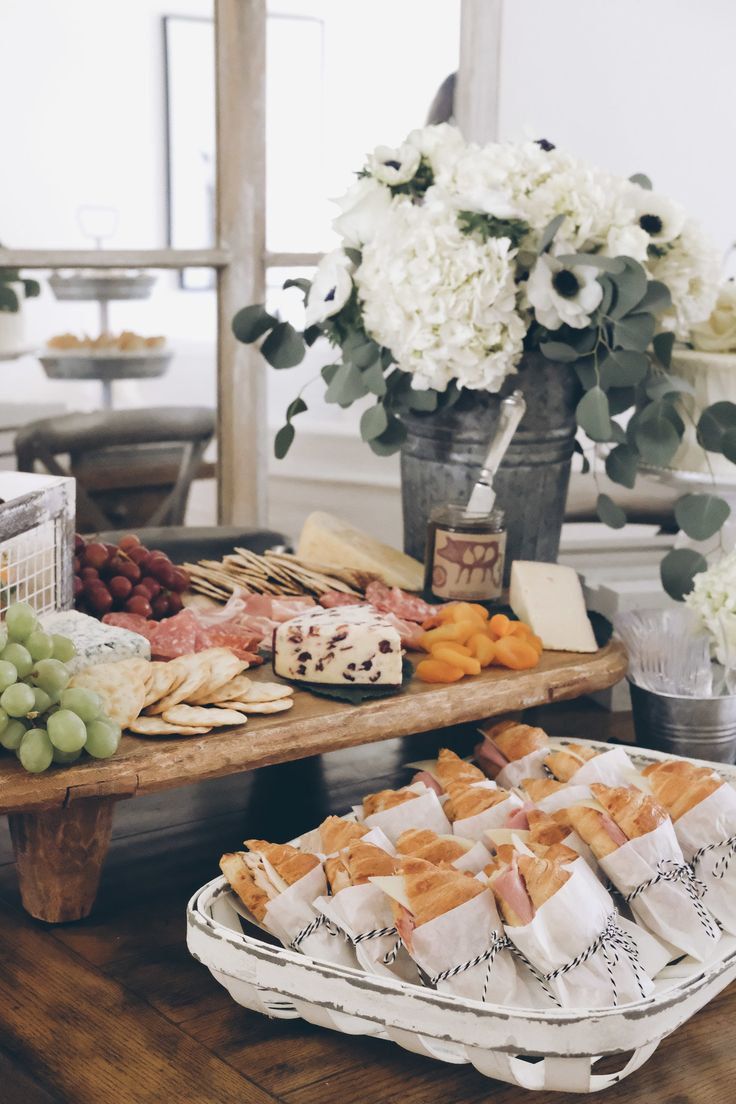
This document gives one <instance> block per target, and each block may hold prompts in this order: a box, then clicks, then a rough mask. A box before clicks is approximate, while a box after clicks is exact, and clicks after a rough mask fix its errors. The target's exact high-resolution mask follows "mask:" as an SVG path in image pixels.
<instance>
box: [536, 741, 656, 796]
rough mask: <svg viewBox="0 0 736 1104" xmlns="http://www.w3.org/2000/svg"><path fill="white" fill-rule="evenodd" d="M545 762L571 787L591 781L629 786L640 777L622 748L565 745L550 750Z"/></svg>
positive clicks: (556, 775) (555, 774) (548, 767)
mask: <svg viewBox="0 0 736 1104" xmlns="http://www.w3.org/2000/svg"><path fill="white" fill-rule="evenodd" d="M544 765H545V767H547V769H548V770H550V771H551V772H552V774H553V775H554V777H555V778H556V779H557V780H558V781H560V782H565V783H569V784H571V785H574V786H583V785H588V784H590V783H591V782H604V783H605V784H606V785H607V786H631V785H635V784H636V782H637V780H638V778H639V772H638V771H637V770H636V768H635V767H634V765H633V763H632V762H631V760H630V759H629V757H628V755H627V754H626V752H625V751H624V749H623V748H622V747H617V748H610V749H609V750H607V751H601V750H599V749H597V748H592V747H590V745H589V744H573V743H570V744H565V746H564V747H560V748H556V749H555V750H554V751H551V752H550V753H549V755H547V757H546V758H545V760H544Z"/></svg>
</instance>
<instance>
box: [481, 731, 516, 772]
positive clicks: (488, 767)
mask: <svg viewBox="0 0 736 1104" xmlns="http://www.w3.org/2000/svg"><path fill="white" fill-rule="evenodd" d="M473 758H474V759H475V761H476V763H477V764H478V766H479V767H480V769H481V770H482V771H484V772H485V773H486V774H487V775H488V777H489V778H495V777H496V775H497V774H498V773H499V771H502V770H503V768H504V767H507V766H508V763H509V761H508V759H507V758H506V756H505V755H504V754H503V752H502V751H499V750H498V748H497V747H496V745H495V744H494V742H493V740H489V739H488V737H487V736H486V738H485V739H484V740H483V742H482V743H481V744H477V745H476V747H475V749H474V751H473Z"/></svg>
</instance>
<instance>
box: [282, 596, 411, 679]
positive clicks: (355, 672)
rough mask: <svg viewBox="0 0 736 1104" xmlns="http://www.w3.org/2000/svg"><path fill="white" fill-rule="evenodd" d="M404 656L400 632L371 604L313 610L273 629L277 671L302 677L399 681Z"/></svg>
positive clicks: (289, 677)
mask: <svg viewBox="0 0 736 1104" xmlns="http://www.w3.org/2000/svg"><path fill="white" fill-rule="evenodd" d="M401 659H402V650H401V637H400V636H399V633H398V632H397V630H396V629H395V628H394V627H393V625H392V624H391V622H390V621H388V620H387V619H386V618H385V617H382V616H381V614H380V613H376V612H375V610H372V609H370V608H369V607H367V606H337V607H335V608H334V609H327V610H325V609H316V610H310V611H309V612H308V613H304V614H300V615H299V616H298V617H292V618H291V620H289V621H284V622H283V624H281V625H279V627H278V628H277V629H276V632H275V633H274V639H273V669H274V672H275V673H276V674H277V675H281V677H282V678H287V679H297V680H299V681H300V682H320V683H325V684H326V685H330V686H351V685H360V686H400V685H401V673H402V672H401Z"/></svg>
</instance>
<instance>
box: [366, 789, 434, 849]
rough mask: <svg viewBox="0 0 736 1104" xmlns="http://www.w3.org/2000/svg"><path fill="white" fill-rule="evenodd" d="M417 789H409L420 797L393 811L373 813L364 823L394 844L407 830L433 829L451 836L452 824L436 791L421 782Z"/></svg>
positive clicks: (395, 807) (398, 806)
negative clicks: (377, 830)
mask: <svg viewBox="0 0 736 1104" xmlns="http://www.w3.org/2000/svg"><path fill="white" fill-rule="evenodd" d="M417 787H418V788H415V786H409V787H408V789H410V790H415V792H417V793H418V794H419V796H418V797H416V798H414V799H413V800H411V801H405V802H403V804H401V805H395V806H394V808H393V809H386V810H385V811H384V812H381V813H373V815H372V816H368V817H365V818H364V820H363V823H364V824H367V825H368V827H369V828H380V829H381V830H382V831H383V832H385V834H386V835H387V836H388V838H389V839H390V840H391V843H394V844H395V843H396V841H397V839H398V838H399V836H400V835H401V833H402V832H405V831H406V829H407V828H431V830H432V831H433V832H436V833H437V834H438V835H440V836H444V835H448V836H449V835H451V834H452V828H451V827H450V822H449V820H448V819H447V817H446V816H445V814H444V813H443V812H442V805H441V804H440V802H439V799H438V797H437V794H436V793H435V792H434V790H428V789H427V787H426V786H425V785H423V783H421V782H420V783H417ZM360 812H362V808H361V809H360Z"/></svg>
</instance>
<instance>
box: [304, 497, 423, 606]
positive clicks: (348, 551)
mask: <svg viewBox="0 0 736 1104" xmlns="http://www.w3.org/2000/svg"><path fill="white" fill-rule="evenodd" d="M297 556H298V557H299V558H300V559H302V560H307V561H311V562H312V563H319V564H324V565H325V566H326V567H351V568H355V569H357V570H358V571H371V572H373V573H374V574H375V575H378V576H379V578H381V579H382V580H383V581H384V583H386V584H387V585H388V586H397V587H401V588H402V589H403V590H421V589H422V587H423V585H424V567H423V566H422V564H420V563H419V561H418V560H414V559H412V558H411V556H407V555H405V554H404V553H403V552H399V551H398V550H397V549H396V548H391V547H390V546H389V545H387V544H382V543H381V542H380V541H377V540H375V539H374V538H373V537H370V536H369V535H368V534H367V533H363V532H362V531H361V530H360V529H356V528H355V527H354V526H352V525H350V524H348V522H346V521H341V520H340V518H337V517H334V516H333V515H332V514H326V513H322V512H321V511H317V512H315V513H313V514H310V515H309V517H308V518H307V520H306V521H305V522H304V528H303V529H302V532H301V536H300V537H299V547H298V548H297Z"/></svg>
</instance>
